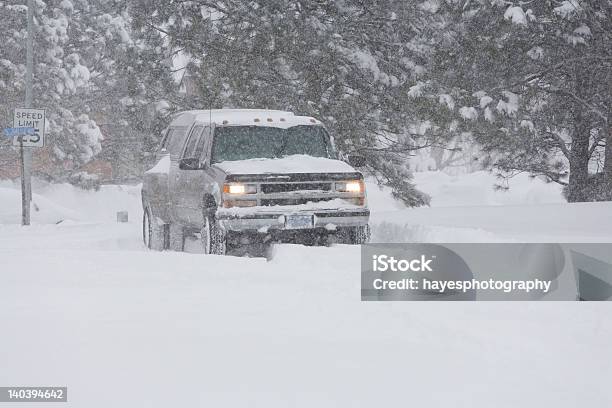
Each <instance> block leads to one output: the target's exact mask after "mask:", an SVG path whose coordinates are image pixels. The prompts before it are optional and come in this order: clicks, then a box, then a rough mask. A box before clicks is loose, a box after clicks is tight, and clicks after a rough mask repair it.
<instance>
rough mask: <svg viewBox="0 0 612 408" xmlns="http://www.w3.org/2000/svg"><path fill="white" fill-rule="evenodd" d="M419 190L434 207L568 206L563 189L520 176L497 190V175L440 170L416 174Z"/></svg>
mask: <svg viewBox="0 0 612 408" xmlns="http://www.w3.org/2000/svg"><path fill="white" fill-rule="evenodd" d="M414 180H415V183H416V186H417V188H418V189H419V190H421V191H423V192H425V193H427V194H429V195H430V196H431V197H432V199H431V206H432V207H457V206H474V205H481V206H482V205H485V206H486V205H527V204H555V203H565V202H566V201H565V199H564V198H563V196H562V195H561V190H562V189H561V187H560V186H559V185H558V184H555V183H546V182H544V181H542V180H540V179H537V178H536V179H531V178H530V177H529V176H528V175H527V174H519V175H518V176H516V177H514V178H512V179H510V180H509V181H508V187H509V190H495V188H494V186H495V184H499V183H500V180H498V179H497V178H496V177H495V175H494V174H492V173H489V172H485V171H479V172H475V173H469V174H461V175H456V176H450V175H448V174H446V173H444V172H441V171H427V172H421V173H415V174H414Z"/></svg>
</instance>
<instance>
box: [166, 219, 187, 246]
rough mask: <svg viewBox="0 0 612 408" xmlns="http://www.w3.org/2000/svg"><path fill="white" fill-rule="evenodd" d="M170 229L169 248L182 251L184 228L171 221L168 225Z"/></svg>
mask: <svg viewBox="0 0 612 408" xmlns="http://www.w3.org/2000/svg"><path fill="white" fill-rule="evenodd" d="M169 230H170V249H171V250H172V251H177V252H182V251H184V250H185V230H184V228H183V226H182V225H181V224H177V223H173V224H170V225H169Z"/></svg>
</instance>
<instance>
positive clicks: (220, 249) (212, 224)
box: [200, 215, 226, 255]
mask: <svg viewBox="0 0 612 408" xmlns="http://www.w3.org/2000/svg"><path fill="white" fill-rule="evenodd" d="M200 235H201V237H202V246H203V247H204V253H205V254H211V255H225V250H226V236H225V232H224V231H223V230H222V229H221V228H220V227H219V225H218V224H217V222H216V221H215V217H214V216H211V215H208V216H205V217H204V226H203V227H202V232H201V234H200Z"/></svg>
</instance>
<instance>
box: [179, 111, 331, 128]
mask: <svg viewBox="0 0 612 408" xmlns="http://www.w3.org/2000/svg"><path fill="white" fill-rule="evenodd" d="M194 121H197V122H201V123H214V124H216V125H217V126H268V127H280V128H289V127H292V126H299V125H321V121H319V120H317V119H315V118H313V117H310V116H297V115H295V114H294V113H293V112H286V111H280V110H268V109H212V110H191V111H184V112H180V113H178V114H177V115H176V116H175V117H174V120H173V121H172V125H173V126H190V125H191V124H192V123H193V122H194Z"/></svg>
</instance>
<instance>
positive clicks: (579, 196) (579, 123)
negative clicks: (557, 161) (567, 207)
mask: <svg viewBox="0 0 612 408" xmlns="http://www.w3.org/2000/svg"><path fill="white" fill-rule="evenodd" d="M575 120H576V122H575V126H574V135H573V138H572V146H571V151H570V157H569V165H570V175H569V185H568V187H567V201H569V202H570V203H575V202H582V201H589V197H588V194H587V190H588V188H587V187H588V179H589V127H588V126H587V124H586V123H585V121H584V120H583V118H582V115H581V114H579V113H578V114H577V115H576V118H575Z"/></svg>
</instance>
